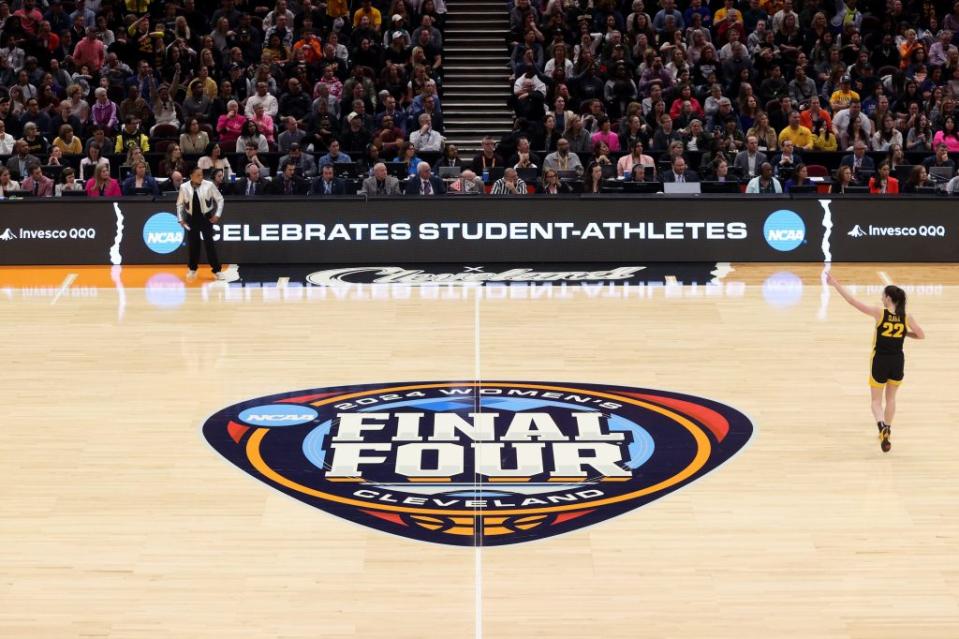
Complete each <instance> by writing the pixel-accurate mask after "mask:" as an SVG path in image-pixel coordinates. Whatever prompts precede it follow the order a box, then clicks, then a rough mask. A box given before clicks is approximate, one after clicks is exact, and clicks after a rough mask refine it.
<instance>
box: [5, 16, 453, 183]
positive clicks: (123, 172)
mask: <svg viewBox="0 0 959 639" xmlns="http://www.w3.org/2000/svg"><path fill="white" fill-rule="evenodd" d="M445 19H446V5H445V2H444V0H378V1H376V2H371V0H354V1H353V2H352V3H350V2H347V0H326V2H319V1H318V0H296V1H294V0H246V1H244V0H215V1H206V0H175V1H173V0H171V1H168V2H164V1H159V2H149V1H147V0H73V1H70V2H68V1H60V0H6V1H3V2H0V161H2V163H0V195H3V196H6V197H10V196H18V195H34V196H46V195H87V196H115V195H118V194H121V193H122V194H124V195H130V194H141V193H147V194H150V193H153V194H156V193H161V192H163V191H165V190H170V191H172V190H176V188H177V187H178V186H179V184H180V183H181V182H182V181H183V180H184V179H185V175H186V170H187V168H188V167H189V166H191V165H193V164H199V166H201V167H202V168H203V169H204V170H205V171H206V172H207V175H208V176H209V178H210V179H212V180H214V181H216V182H217V184H218V186H219V187H220V188H221V190H223V191H237V190H238V189H239V188H240V185H239V183H238V182H237V178H241V181H243V182H244V183H245V182H246V181H247V180H249V179H252V181H253V182H254V183H256V185H257V186H255V187H253V189H252V190H253V191H256V190H257V188H260V187H261V188H263V189H264V190H268V191H270V192H281V193H288V192H290V191H291V189H293V188H294V187H295V189H296V192H298V193H299V192H300V191H301V190H303V184H304V183H306V182H308V183H309V184H308V190H309V189H313V187H314V186H316V187H317V188H320V189H321V190H324V192H325V188H324V187H323V185H322V184H319V185H317V184H316V183H317V180H318V179H320V178H321V176H322V175H323V174H324V172H326V171H327V170H329V169H331V168H333V166H334V165H336V167H337V169H338V171H343V174H344V175H347V174H348V175H350V176H352V177H355V178H357V179H362V178H363V177H367V176H371V175H372V174H373V166H374V165H376V164H377V163H380V162H394V161H395V162H397V163H400V162H401V163H403V164H404V165H405V166H406V167H407V171H408V174H409V175H414V174H415V173H416V172H417V167H418V165H419V163H420V162H421V161H423V160H430V161H434V162H435V161H437V160H438V159H439V157H440V156H441V155H442V154H443V152H444V151H445V150H446V146H447V145H446V144H445V138H444V136H443V131H444V126H443V112H442V105H441V94H442V84H443V38H444V35H443V32H444V24H445ZM453 151H454V152H455V149H453ZM290 164H292V165H293V167H294V168H293V172H294V175H295V177H296V183H295V185H294V184H287V180H285V179H284V178H283V176H284V175H285V174H286V173H287V170H288V166H289V165H290ZM327 165H329V167H327ZM348 166H352V168H344V167H348ZM268 176H269V177H272V178H274V179H271V180H268V181H264V178H266V177H268ZM404 177H405V176H404ZM261 182H262V184H261Z"/></svg>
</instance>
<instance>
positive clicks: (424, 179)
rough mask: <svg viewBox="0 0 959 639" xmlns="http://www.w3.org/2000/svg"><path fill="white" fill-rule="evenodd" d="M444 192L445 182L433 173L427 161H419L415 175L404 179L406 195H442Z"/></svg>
mask: <svg viewBox="0 0 959 639" xmlns="http://www.w3.org/2000/svg"><path fill="white" fill-rule="evenodd" d="M444 193H446V184H445V183H444V182H443V180H441V179H439V178H438V177H436V176H434V175H433V171H432V169H431V168H430V165H429V162H420V163H419V164H417V165H416V175H415V176H412V177H410V179H408V180H407V181H406V194H407V195H426V196H432V195H443V194H444Z"/></svg>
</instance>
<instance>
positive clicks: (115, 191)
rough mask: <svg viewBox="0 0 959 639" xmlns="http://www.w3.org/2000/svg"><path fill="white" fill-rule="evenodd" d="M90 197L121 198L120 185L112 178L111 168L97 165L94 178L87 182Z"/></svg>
mask: <svg viewBox="0 0 959 639" xmlns="http://www.w3.org/2000/svg"><path fill="white" fill-rule="evenodd" d="M85 190H86V192H87V196H88V197H120V196H121V195H123V191H121V190H120V183H119V182H117V181H116V180H114V179H113V178H112V177H110V167H108V166H107V165H105V164H99V165H97V168H96V170H95V171H94V172H93V177H92V178H90V179H89V180H87V184H86V187H85Z"/></svg>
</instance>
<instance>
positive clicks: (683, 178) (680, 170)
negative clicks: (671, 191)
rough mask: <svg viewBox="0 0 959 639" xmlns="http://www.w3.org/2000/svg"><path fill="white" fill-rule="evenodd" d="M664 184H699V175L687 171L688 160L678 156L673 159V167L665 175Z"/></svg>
mask: <svg viewBox="0 0 959 639" xmlns="http://www.w3.org/2000/svg"><path fill="white" fill-rule="evenodd" d="M663 182H699V175H698V174H697V173H696V171H693V170H690V169H687V168H686V159H685V158H684V157H683V156H681V155H677V156H676V157H675V158H673V166H672V167H671V168H670V169H669V170H668V171H665V172H664V173H663Z"/></svg>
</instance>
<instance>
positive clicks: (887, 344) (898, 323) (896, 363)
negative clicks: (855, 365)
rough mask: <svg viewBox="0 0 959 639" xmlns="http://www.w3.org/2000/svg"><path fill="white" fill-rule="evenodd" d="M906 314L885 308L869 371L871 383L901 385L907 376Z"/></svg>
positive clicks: (877, 326)
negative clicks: (904, 346) (899, 313)
mask: <svg viewBox="0 0 959 639" xmlns="http://www.w3.org/2000/svg"><path fill="white" fill-rule="evenodd" d="M907 331H908V327H907V326H906V318H905V316H903V317H899V316H898V315H896V314H895V313H890V312H889V311H888V310H885V309H883V311H882V319H880V320H879V322H878V323H877V324H876V334H875V338H874V343H873V351H872V366H871V367H870V369H871V370H870V372H869V384H870V385H871V386H875V387H877V388H878V387H881V386H884V385H886V384H887V383H888V384H895V385H897V386H898V385H899V384H901V383H902V379H903V377H904V376H905V375H904V373H905V363H906V362H905V360H906V357H905V355H904V353H903V350H902V343H903V342H904V341H906V332H907Z"/></svg>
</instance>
